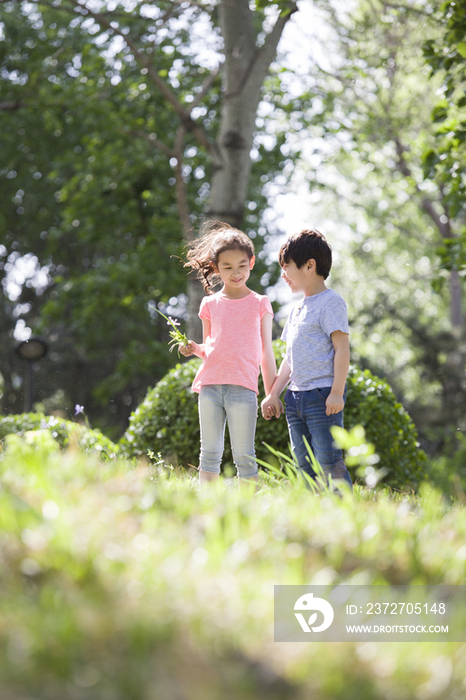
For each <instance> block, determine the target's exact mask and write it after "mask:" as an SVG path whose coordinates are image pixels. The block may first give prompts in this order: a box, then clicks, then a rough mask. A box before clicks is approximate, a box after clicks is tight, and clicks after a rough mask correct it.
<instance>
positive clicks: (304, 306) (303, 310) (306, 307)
mask: <svg viewBox="0 0 466 700" xmlns="http://www.w3.org/2000/svg"><path fill="white" fill-rule="evenodd" d="M334 331H343V333H349V328H348V311H347V308H346V303H345V300H344V299H343V298H342V297H341V296H340V295H339V294H337V292H334V291H333V289H326V290H325V292H320V294H314V295H312V296H309V297H304V299H303V300H302V301H301V302H300V303H299V304H297V306H295V307H294V309H293V310H292V311H291V313H290V315H289V317H288V320H287V322H286V325H285V328H284V329H283V333H282V335H281V339H282V340H285V341H286V359H287V362H288V364H289V365H290V368H291V383H290V384H289V386H288V388H289V389H291V391H310V390H311V389H321V388H324V387H329V386H332V384H333V373H334V369H333V360H334V356H335V351H334V349H333V343H332V339H331V337H330V335H331V333H333V332H334Z"/></svg>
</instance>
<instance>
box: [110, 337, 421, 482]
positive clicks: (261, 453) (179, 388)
mask: <svg viewBox="0 0 466 700" xmlns="http://www.w3.org/2000/svg"><path fill="white" fill-rule="evenodd" d="M274 351H275V355H276V358H277V360H278V362H280V361H281V358H282V356H283V352H284V346H283V343H281V342H280V341H275V342H274ZM199 364H200V360H198V359H195V360H191V361H189V362H186V363H183V364H178V365H177V366H176V367H175V368H174V369H172V370H170V371H169V372H168V374H166V375H165V377H164V378H163V379H162V380H161V381H160V382H158V384H157V385H156V386H155V387H154V388H153V389H150V390H149V392H148V393H147V396H146V398H145V399H144V401H143V402H142V404H141V405H140V406H139V407H138V408H137V409H136V411H135V412H134V413H133V414H132V415H131V418H130V422H129V427H128V430H127V431H126V433H125V435H124V436H123V438H122V440H121V442H120V446H121V449H122V450H123V452H124V453H126V454H128V455H132V456H141V455H145V454H147V450H153V451H154V452H161V453H162V455H164V456H166V457H168V458H169V459H174V458H176V459H177V460H178V462H179V463H180V464H183V465H185V466H186V465H188V464H194V465H196V464H198V454H199V418H198V412H197V400H196V395H195V394H192V392H191V390H190V387H191V383H192V381H193V379H194V376H195V373H196V371H197V368H198V367H199ZM259 390H260V394H259V395H260V396H263V387H262V384H260V389H259ZM345 425H346V426H347V428H353V427H354V426H356V425H362V426H363V427H364V429H365V433H366V437H367V440H368V442H369V443H372V444H373V445H374V446H375V451H376V453H377V455H378V456H379V458H380V462H379V465H378V466H379V467H381V468H384V469H386V470H387V472H386V473H387V476H386V478H385V483H386V484H389V485H390V486H394V487H396V488H400V489H406V488H411V487H413V486H416V485H418V484H419V482H420V481H421V480H422V478H423V477H424V475H425V468H426V456H425V454H424V452H423V451H422V450H421V449H420V448H419V444H418V442H417V434H416V430H415V427H414V424H413V422H412V421H411V419H410V417H409V415H408V414H407V413H406V411H405V410H404V408H403V406H402V405H401V404H400V403H398V402H397V401H396V399H395V396H394V394H393V392H392V390H391V389H390V387H389V386H388V384H387V383H386V382H384V381H383V380H381V379H379V378H378V377H375V376H374V375H372V374H371V373H370V372H369V370H365V371H364V372H362V371H361V370H359V369H357V368H356V367H354V366H352V367H351V369H350V372H349V376H348V389H347V401H346V407H345ZM225 442H226V445H225V447H226V449H225V455H224V462H225V463H227V464H231V463H232V457H231V451H230V447H229V444H228V440H226V441H225ZM288 442H289V437H288V429H287V425H286V421H285V419H284V418H281V419H279V420H278V421H277V420H276V419H272V420H270V421H266V420H264V419H263V418H262V416H259V418H258V422H257V432H256V453H257V457H258V458H259V459H260V460H262V461H265V462H270V461H272V462H273V461H274V459H273V456H272V455H271V454H270V451H269V450H268V449H267V447H266V445H270V446H271V447H273V448H274V449H275V450H280V451H282V452H285V453H289V448H288ZM264 443H265V444H264Z"/></svg>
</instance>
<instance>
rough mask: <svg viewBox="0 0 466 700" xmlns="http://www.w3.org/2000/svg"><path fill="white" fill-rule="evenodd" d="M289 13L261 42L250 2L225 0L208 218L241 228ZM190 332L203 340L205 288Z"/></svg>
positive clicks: (192, 299) (194, 291)
mask: <svg viewBox="0 0 466 700" xmlns="http://www.w3.org/2000/svg"><path fill="white" fill-rule="evenodd" d="M288 9H289V12H288V14H286V16H285V15H283V16H279V17H278V18H277V20H276V22H275V25H274V27H273V29H272V31H271V32H270V33H269V34H268V35H267V37H266V40H265V42H264V44H263V45H262V46H261V47H258V46H257V37H256V32H255V29H254V21H253V20H254V18H253V13H252V11H251V10H250V8H249V2H248V0H221V2H220V3H219V19H220V28H221V32H222V35H223V39H224V54H225V61H224V63H223V66H222V86H223V98H222V107H221V118H220V129H219V135H218V139H217V142H216V143H215V144H214V146H213V148H212V149H211V153H212V156H213V173H212V179H211V185H210V197H209V201H208V206H207V210H206V217H207V218H210V219H216V220H219V221H226V222H227V223H229V224H231V225H232V226H236V227H237V228H241V225H242V220H243V212H244V206H245V201H246V198H247V190H248V184H249V176H250V173H251V156H250V152H251V148H252V145H253V139H254V131H255V122H256V114H257V109H258V106H259V102H260V99H261V91H262V85H263V83H264V80H265V78H266V76H267V73H268V71H269V68H270V64H271V63H272V61H273V59H274V58H275V55H276V51H277V46H278V42H279V41H280V38H281V36H282V33H283V29H284V28H285V25H286V23H287V21H288V20H289V18H290V16H291V14H292V13H293V12H295V11H296V10H297V7H296V5H295V3H289V8H288ZM188 295H189V321H188V335H189V337H192V338H193V339H197V340H198V341H200V340H201V326H200V323H199V319H198V317H197V310H198V308H199V303H200V300H201V298H202V296H203V290H202V288H201V286H200V284H198V283H196V282H194V281H193V280H191V281H190V284H189V292H188Z"/></svg>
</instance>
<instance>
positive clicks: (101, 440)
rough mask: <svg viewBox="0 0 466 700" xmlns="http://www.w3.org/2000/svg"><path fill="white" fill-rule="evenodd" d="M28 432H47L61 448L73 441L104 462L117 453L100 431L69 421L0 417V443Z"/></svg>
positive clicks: (36, 416)
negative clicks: (95, 452) (8, 436)
mask: <svg viewBox="0 0 466 700" xmlns="http://www.w3.org/2000/svg"><path fill="white" fill-rule="evenodd" d="M30 430H48V431H49V432H50V434H51V435H52V437H53V438H54V439H55V440H56V442H57V443H58V444H59V446H60V447H61V448H65V447H67V445H68V444H69V442H70V439H71V440H75V441H76V442H77V445H78V447H80V448H81V449H82V450H84V451H85V452H90V451H92V450H95V451H97V452H99V453H100V455H101V457H102V459H104V460H108V459H113V458H114V457H115V456H116V453H117V451H118V446H117V445H115V444H114V443H113V442H112V441H111V440H109V438H108V437H106V436H105V435H103V434H102V433H101V432H100V430H91V429H89V428H86V427H85V426H84V425H80V424H79V423H74V422H73V421H70V420H63V419H61V418H55V417H54V416H45V415H44V414H43V413H20V414H17V415H11V416H0V441H3V440H4V438H5V437H6V436H7V435H11V434H12V433H14V434H17V435H23V434H24V433H26V432H28V431H30Z"/></svg>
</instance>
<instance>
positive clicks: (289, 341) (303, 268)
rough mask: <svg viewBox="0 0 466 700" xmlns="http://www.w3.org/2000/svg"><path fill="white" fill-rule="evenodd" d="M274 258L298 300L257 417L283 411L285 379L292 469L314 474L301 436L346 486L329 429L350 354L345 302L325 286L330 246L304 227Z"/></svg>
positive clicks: (338, 411)
mask: <svg viewBox="0 0 466 700" xmlns="http://www.w3.org/2000/svg"><path fill="white" fill-rule="evenodd" d="M279 262H280V267H281V268H282V271H283V272H282V277H283V279H284V280H285V282H286V283H287V284H288V286H289V287H290V289H291V291H292V292H293V294H296V293H298V292H303V293H304V299H303V300H302V301H301V302H300V303H299V304H298V305H297V307H295V308H294V309H293V310H292V312H291V313H290V315H289V317H288V320H287V322H286V325H285V328H284V330H283V333H282V340H285V341H286V355H285V358H284V359H283V362H282V364H281V366H280V369H279V371H278V374H277V376H276V378H275V382H274V384H273V386H272V389H271V392H270V394H269V395H268V396H267V397H266V398H265V399H264V400H263V402H262V404H261V407H262V415H263V416H264V418H265V419H266V420H270V418H271V417H272V416H273V415H275V416H276V417H277V418H279V416H280V413H281V412H282V411H283V406H282V403H281V401H280V398H279V397H280V394H281V393H282V391H283V390H284V388H285V387H286V385H287V384H288V382H290V386H289V389H288V391H287V393H286V395H285V408H286V420H287V423H288V430H289V433H290V441H291V448H292V451H293V454H294V455H295V457H296V460H297V463H298V467H299V468H300V469H301V470H303V471H304V472H306V473H307V474H308V475H309V476H310V477H311V478H313V479H315V478H316V477H317V475H316V473H315V472H314V470H313V469H312V463H311V460H310V457H309V454H308V451H307V448H306V445H305V442H304V438H305V439H306V440H307V442H308V444H309V445H310V447H311V448H312V451H313V453H314V455H315V457H316V459H317V461H318V462H319V464H320V465H321V467H322V469H323V471H324V473H325V475H326V477H327V478H328V477H329V476H331V477H332V480H334V481H336V480H341V479H344V480H345V481H346V482H347V484H348V485H349V486H350V487H351V489H352V481H351V477H350V475H349V473H348V470H347V468H346V465H345V462H344V461H343V455H342V451H341V450H340V449H338V448H337V447H336V446H335V445H334V442H333V439H332V434H331V432H330V428H331V427H332V426H333V425H338V426H341V427H343V407H344V405H345V398H346V377H347V375H348V369H349V358H350V350H349V336H348V333H349V330H348V314H347V310H346V304H345V302H344V300H343V299H342V297H341V296H340V295H339V294H337V293H336V292H334V291H333V289H329V288H328V287H327V286H326V284H325V280H326V279H327V277H328V275H329V272H330V268H331V267H332V250H331V248H330V246H329V244H328V243H327V241H326V240H325V237H324V236H323V235H322V234H321V233H319V231H316V230H315V229H313V230H305V231H301V232H300V233H298V234H295V235H294V236H291V237H290V238H289V239H288V240H287V241H286V243H284V244H283V245H282V247H281V248H280V252H279ZM337 483H338V482H337Z"/></svg>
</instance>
